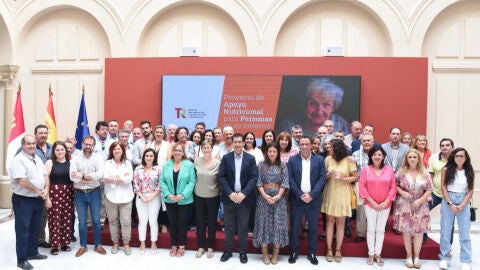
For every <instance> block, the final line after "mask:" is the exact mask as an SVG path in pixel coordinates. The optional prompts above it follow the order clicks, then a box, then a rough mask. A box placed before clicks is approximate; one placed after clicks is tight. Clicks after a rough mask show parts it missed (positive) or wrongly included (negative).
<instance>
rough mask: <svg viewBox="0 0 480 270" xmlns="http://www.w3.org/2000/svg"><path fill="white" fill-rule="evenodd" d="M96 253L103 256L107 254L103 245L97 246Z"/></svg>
mask: <svg viewBox="0 0 480 270" xmlns="http://www.w3.org/2000/svg"><path fill="white" fill-rule="evenodd" d="M95 252H97V253H98V254H101V255H105V254H107V251H106V250H105V249H104V248H103V247H102V246H101V245H96V246H95Z"/></svg>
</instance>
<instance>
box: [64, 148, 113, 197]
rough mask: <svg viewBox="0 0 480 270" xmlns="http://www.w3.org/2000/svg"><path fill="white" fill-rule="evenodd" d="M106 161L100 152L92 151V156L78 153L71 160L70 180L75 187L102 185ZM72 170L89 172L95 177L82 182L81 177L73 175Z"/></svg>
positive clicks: (86, 187) (83, 187)
mask: <svg viewBox="0 0 480 270" xmlns="http://www.w3.org/2000/svg"><path fill="white" fill-rule="evenodd" d="M104 163H105V161H104V160H103V158H102V157H101V156H100V155H99V154H95V153H92V155H91V156H90V157H86V156H85V154H83V153H82V154H81V155H78V156H76V157H74V158H73V159H72V160H71V161H70V180H72V182H73V187H74V188H77V189H90V188H96V187H99V186H100V181H101V180H102V179H103V167H104ZM72 172H80V173H83V174H88V175H90V176H91V177H92V178H93V181H91V182H89V183H86V184H81V183H80V180H82V179H81V178H75V177H72Z"/></svg>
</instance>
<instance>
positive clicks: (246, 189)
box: [218, 151, 258, 206]
mask: <svg viewBox="0 0 480 270" xmlns="http://www.w3.org/2000/svg"><path fill="white" fill-rule="evenodd" d="M257 180H258V168H257V163H256V162H255V157H254V156H252V155H250V154H249V153H247V152H245V151H244V152H243V157H242V168H241V169H240V185H241V192H242V193H243V195H245V199H244V200H243V201H242V203H240V205H246V206H251V205H253V204H255V193H254V192H252V191H253V190H254V188H255V186H256V185H257ZM218 181H219V183H220V186H221V188H222V191H221V199H222V202H223V203H224V204H229V205H230V204H235V203H234V202H233V201H232V200H230V197H229V196H230V194H232V193H233V192H235V152H230V153H228V154H225V155H224V156H223V158H222V162H221V163H220V169H219V172H218Z"/></svg>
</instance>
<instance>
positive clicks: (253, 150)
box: [243, 131, 265, 165]
mask: <svg viewBox="0 0 480 270" xmlns="http://www.w3.org/2000/svg"><path fill="white" fill-rule="evenodd" d="M243 141H244V142H245V145H244V146H243V149H245V152H247V153H249V154H250V155H252V156H254V157H255V162H256V163H257V165H258V163H260V162H261V161H263V160H264V159H265V157H264V155H263V153H262V151H261V150H260V149H259V148H257V142H256V141H255V134H253V132H251V131H247V132H246V133H245V134H244V135H243Z"/></svg>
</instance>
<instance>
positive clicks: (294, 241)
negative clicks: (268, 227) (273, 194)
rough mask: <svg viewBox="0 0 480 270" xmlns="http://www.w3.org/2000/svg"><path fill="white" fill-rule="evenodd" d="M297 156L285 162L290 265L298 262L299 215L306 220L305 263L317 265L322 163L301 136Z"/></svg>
mask: <svg viewBox="0 0 480 270" xmlns="http://www.w3.org/2000/svg"><path fill="white" fill-rule="evenodd" d="M299 146H300V153H299V154H297V155H295V156H292V157H290V159H289V160H288V164H287V166H288V174H289V183H290V208H291V225H292V232H291V235H290V245H291V252H290V258H289V259H288V262H289V263H295V262H296V261H297V259H298V242H299V237H300V235H299V230H300V223H301V221H302V216H303V215H304V214H305V215H306V217H307V221H308V256H307V258H308V260H309V261H310V263H312V264H314V265H317V264H318V260H317V257H316V256H315V252H316V251H317V227H318V217H319V215H320V206H321V205H322V199H323V194H322V193H323V186H324V185H325V181H326V179H325V177H326V170H325V162H324V160H323V157H322V156H320V155H312V154H311V153H312V140H311V138H310V137H305V136H303V137H302V138H301V139H300V142H299Z"/></svg>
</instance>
